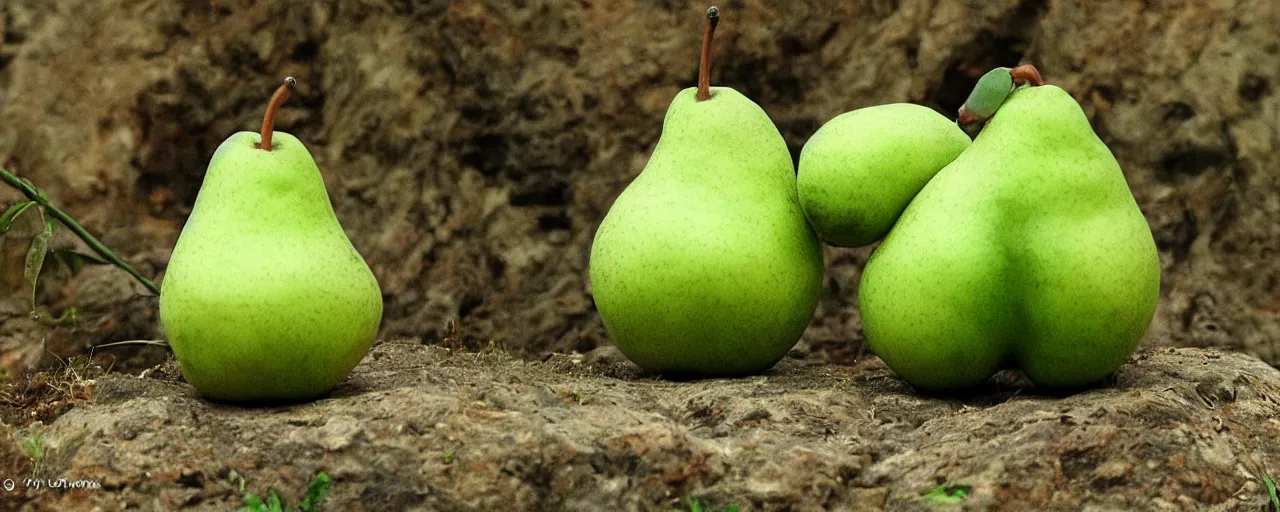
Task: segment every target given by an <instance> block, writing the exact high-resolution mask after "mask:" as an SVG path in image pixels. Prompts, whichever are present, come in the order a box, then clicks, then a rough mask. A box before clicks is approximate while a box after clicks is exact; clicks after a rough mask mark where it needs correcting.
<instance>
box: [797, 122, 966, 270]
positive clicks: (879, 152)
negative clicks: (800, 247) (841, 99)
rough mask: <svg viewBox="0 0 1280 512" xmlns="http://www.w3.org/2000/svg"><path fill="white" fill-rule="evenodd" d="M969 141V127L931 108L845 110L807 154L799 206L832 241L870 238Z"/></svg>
mask: <svg viewBox="0 0 1280 512" xmlns="http://www.w3.org/2000/svg"><path fill="white" fill-rule="evenodd" d="M967 147H969V136H968V135H965V133H964V130H961V129H960V127H959V126H956V124H955V123H953V122H951V121H950V120H948V119H947V118H946V117H943V116H942V114H939V113H937V112H935V111H933V110H932V109H930V108H928V107H922V106H920V105H913V104H910V103H893V104H888V105H877V106H873V107H866V108H861V109H857V110H854V111H852V112H846V113H844V114H841V115H839V116H837V117H836V118H835V119H832V120H831V121H828V122H827V123H826V124H824V125H822V128H819V129H818V131H817V132H816V133H814V134H813V137H810V138H809V141H808V142H807V143H805V145H804V149H803V150H802V151H801V152H800V173H799V176H797V178H796V180H797V185H796V186H797V187H798V189H799V196H800V206H801V207H802V208H803V209H804V213H805V216H806V217H808V219H809V223H810V224H811V225H812V226H813V229H814V230H815V231H817V233H818V236H819V237H820V238H822V239H823V240H824V241H826V242H827V243H829V244H831V245H836V246H841V247H860V246H863V245H867V244H870V243H872V242H875V241H877V240H880V239H881V238H883V237H884V235H885V234H886V233H888V232H889V228H892V227H893V223H894V222H895V221H897V220H898V216H899V215H901V214H902V210H904V209H906V207H907V204H908V203H910V202H911V198H913V197H915V195H916V193H918V192H920V189H921V188H923V187H924V185H925V183H928V182H929V179H931V178H933V175H934V174H937V173H938V171H940V170H942V168H943V167H945V166H946V165H947V164H949V163H951V161H952V160H955V158H956V157H957V156H959V155H960V152H962V151H964V150H965V148H967Z"/></svg>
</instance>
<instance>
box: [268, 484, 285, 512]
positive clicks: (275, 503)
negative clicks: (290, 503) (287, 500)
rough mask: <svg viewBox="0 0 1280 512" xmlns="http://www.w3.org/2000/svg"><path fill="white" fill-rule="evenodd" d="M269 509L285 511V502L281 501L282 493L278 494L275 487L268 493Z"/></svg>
mask: <svg viewBox="0 0 1280 512" xmlns="http://www.w3.org/2000/svg"><path fill="white" fill-rule="evenodd" d="M267 510H268V511H270V512H284V504H283V503H281V502H280V495H279V494H276V490H275V488H274V487H273V488H271V490H270V491H269V492H268V493H267Z"/></svg>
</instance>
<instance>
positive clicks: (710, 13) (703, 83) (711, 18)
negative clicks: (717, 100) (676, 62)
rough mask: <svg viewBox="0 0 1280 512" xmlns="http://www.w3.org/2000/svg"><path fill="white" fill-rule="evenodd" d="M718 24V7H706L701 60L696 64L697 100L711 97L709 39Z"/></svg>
mask: <svg viewBox="0 0 1280 512" xmlns="http://www.w3.org/2000/svg"><path fill="white" fill-rule="evenodd" d="M719 24H720V9H717V8H716V7H715V6H712V7H711V8H710V9H707V23H706V26H705V28H704V29H703V31H702V61H701V62H700V63H699V65H698V101H707V100H708V99H711V39H712V38H714V37H715V35H716V25H719Z"/></svg>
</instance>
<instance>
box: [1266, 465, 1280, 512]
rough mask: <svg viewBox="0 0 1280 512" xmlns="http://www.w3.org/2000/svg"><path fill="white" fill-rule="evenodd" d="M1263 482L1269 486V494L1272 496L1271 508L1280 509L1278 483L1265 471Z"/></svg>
mask: <svg viewBox="0 0 1280 512" xmlns="http://www.w3.org/2000/svg"><path fill="white" fill-rule="evenodd" d="M1262 484H1263V485H1266V486H1267V494H1268V495H1269V496H1270V498H1271V510H1275V511H1280V495H1277V492H1276V483H1275V481H1273V480H1271V475H1268V474H1267V473H1266V472H1263V473H1262Z"/></svg>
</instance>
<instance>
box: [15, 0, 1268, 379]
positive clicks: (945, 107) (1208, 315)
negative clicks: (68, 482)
mask: <svg viewBox="0 0 1280 512" xmlns="http://www.w3.org/2000/svg"><path fill="white" fill-rule="evenodd" d="M708 5H709V4H708V2H707V1H706V0H700V1H698V2H690V1H675V0H643V1H640V0H608V1H604V0H573V1H569V0H522V1H499V0H490V1H486V0H457V1H429V0H423V1H409V0H323V1H306V2H302V1H285V0H279V1H259V0H192V1H186V2H173V1H168V0H163V1H162V0H5V1H4V2H3V3H0V34H2V35H3V36H2V39H0V41H2V42H0V162H3V163H4V165H5V166H6V168H8V169H9V170H10V171H13V172H15V173H17V174H19V175H21V176H23V177H26V178H27V179H29V180H31V181H32V182H33V183H34V184H35V185H36V186H37V187H39V188H40V189H42V190H44V191H46V192H47V193H48V194H49V195H50V197H51V198H52V199H53V200H54V202H55V203H56V204H59V205H61V206H63V207H64V209H66V210H67V211H69V212H70V213H71V214H72V215H73V216H74V217H76V218H77V219H79V220H80V221H81V222H82V224H84V226H85V227H87V228H88V229H89V230H90V231H91V232H93V233H95V234H98V235H99V236H100V238H101V239H102V240H103V241H104V242H105V243H106V244H107V245H108V246H109V247H112V248H113V249H115V250H116V251H117V252H118V253H119V254H121V255H122V256H123V257H124V258H125V259H126V260H128V261H130V262H131V263H133V264H134V265H135V266H136V267H137V268H138V269H139V270H140V271H141V272H142V273H143V274H144V275H148V276H155V277H157V278H162V275H163V273H164V269H165V263H166V261H167V260H168V258H169V254H170V250H171V248H172V247H173V244H174V242H175V241H176V239H177V236H178V233H179V231H180V229H181V227H182V224H183V222H184V220H185V218H186V216H187V215H188V213H189V212H190V208H191V205H192V203H193V201H194V200H195V197H196V193H197V191H198V190H199V186H200V182H201V179H202V177H203V175H204V172H205V167H206V166H207V164H208V161H209V158H210V156H211V155H212V153H213V150H214V149H215V148H216V147H217V145H218V144H219V143H221V141H222V140H223V139H225V138H226V137H228V136H229V135H231V134H232V133H234V132H236V131H240V130H255V131H256V130H257V129H258V127H259V125H260V123H261V118H262V114H263V111H264V109H265V108H266V104H267V100H268V98H269V96H270V94H271V92H272V91H273V89H274V88H275V87H276V86H277V85H279V83H280V81H281V79H282V78H283V77H285V76H294V77H297V79H298V84H299V85H298V89H297V90H296V91H295V93H294V95H293V98H292V99H291V100H290V102H289V103H288V104H287V105H286V106H285V108H284V110H283V111H282V112H281V114H280V116H279V119H278V124H277V130H281V131H286V132H289V133H292V134H294V135H296V136H298V137H299V138H300V139H301V140H302V141H303V142H304V143H305V144H306V145H307V146H308V147H309V148H310V150H311V153H312V155H313V156H314V157H315V159H316V161H317V163H318V165H319V166H320V169H321V171H322V173H323V174H324V177H325V180H326V184H327V186H328V189H329V193H330V196H331V198H332V201H333V203H334V207H335V209H336V211H337V215H338V218H339V220H340V221H341V222H342V224H343V226H344V227H345V228H346V230H347V234H348V235H349V236H350V238H351V239H352V241H353V243H354V244H355V246H356V248H357V249H358V250H359V251H360V253H361V254H363V255H364V256H365V258H366V259H367V260H368V262H369V264H370V265H371V266H372V267H373V269H374V272H375V273H376V275H377V277H378V280H379V282H380V283H381V285H382V289H383V291H384V293H385V302H386V309H385V318H384V320H383V327H382V337H383V338H398V337H410V338H417V339H421V340H422V342H424V343H442V342H445V343H450V344H462V345H465V346H466V347H469V348H473V349H474V348H479V347H484V346H487V345H489V343H490V342H492V343H494V344H496V345H498V346H503V347H506V348H507V349H509V350H511V351H512V352H514V353H518V354H521V355H523V356H526V357H531V358H537V357H539V356H540V355H541V354H545V353H547V352H550V351H579V352H585V351H589V350H592V349H593V348H595V347H597V346H601V345H604V344H607V343H608V341H607V336H606V334H605V332H604V329H603V326H602V324H601V322H600V319H599V317H598V316H597V314H596V312H595V309H594V307H593V305H592V301H591V294H590V286H589V283H588V281H587V259H588V254H589V248H590V243H591V238H592V235H593V233H594V231H595V229H596V227H597V225H598V223H599V221H600V219H601V218H602V217H603V215H604V214H605V212H606V211H607V210H608V208H609V206H610V204H611V202H612V201H613V199H614V198H615V197H616V196H617V194H618V193H619V192H620V191H621V190H622V189H623V188H624V187H625V186H626V185H627V184H628V183H629V182H630V180H631V179H633V178H634V177H635V176H636V175H637V174H639V172H640V171H641V169H642V168H643V167H644V164H645V162H646V159H647V157H648V155H649V152H650V151H651V150H652V148H653V146H654V144H655V143H656V142H657V139H658V136H659V134H660V133H661V128H662V119H663V115H664V113H665V110H666V107H667V105H668V103H669V102H670V100H671V98H672V97H673V96H674V95H675V94H676V92H677V91H679V90H680V89H682V88H684V87H688V86H692V85H694V83H695V80H696V72H697V64H698V49H699V48H698V47H699V41H700V38H701V28H702V20H703V13H704V12H705V10H706V8H707V7H708ZM719 7H720V8H721V23H720V27H719V30H718V32H717V39H716V43H715V50H714V59H715V60H714V65H713V68H712V69H713V71H712V82H713V84H716V85H722V86H728V87H733V88H735V89H737V90H738V91H740V92H742V93H744V94H746V95H747V96H748V97H750V98H751V99H753V100H754V101H756V102H757V103H759V104H760V105H761V106H762V107H763V108H764V110H765V111H767V112H768V114H769V115H770V116H771V117H772V118H773V120H774V122H775V123H776V124H777V126H778V129H779V130H780V131H781V132H782V134H783V136H784V137H785V138H786V140H787V143H788V145H789V146H790V148H791V151H792V154H793V156H797V155H798V154H799V151H800V148H801V147H802V146H803V145H804V143H805V141H806V139H807V138H808V137H809V136H810V135H811V134H812V133H813V132H814V131H815V130H817V129H818V127H819V126H821V125H822V124H823V123H824V122H826V121H827V120H829V119H831V118H833V117H835V116H836V115H839V114H841V113H843V112H845V111H848V110H852V109H855V108H859V107H864V106H870V105H876V104H883V103H892V102H914V103H920V104H923V105H926V106H929V107H932V108H934V109H937V110H938V111H939V112H942V113H944V114H945V115H947V116H948V117H951V118H954V117H955V112H956V110H957V108H958V107H959V106H960V104H961V102H963V100H964V98H965V97H966V96H967V94H968V93H969V90H970V88H971V87H972V86H973V84H974V83H975V82H976V80H977V78H978V77H979V76H981V74H982V73H983V72H985V71H987V70H989V69H990V68H992V67H996V66H1013V65H1016V64H1019V63H1031V64H1034V65H1036V66H1037V67H1038V68H1039V69H1040V71H1041V72H1042V73H1043V75H1044V77H1045V79H1046V80H1047V81H1048V82H1049V83H1052V84H1055V85H1058V86H1060V87H1062V88H1064V89H1066V90H1067V91H1068V92H1070V93H1071V94H1072V95H1074V96H1075V98H1076V99H1077V100H1078V101H1079V102H1080V104H1081V106H1082V107H1083V109H1084V111H1085V112H1086V114H1087V115H1088V116H1089V119H1090V120H1091V122H1092V123H1093V126H1094V129H1095V131H1096V132H1097V133H1098V135H1099V136H1100V137H1101V138H1102V140H1103V141H1104V142H1106V144H1107V145H1108V146H1109V147H1110V148H1111V150H1112V151H1113V152H1114V154H1115V156H1116V158H1117V159H1118V160H1119V162H1120V165H1121V167H1122V168H1123V169H1124V171H1125V175H1126V177H1127V179H1128V181H1129V184H1130V186H1131V187H1132V190H1133V193H1134V195H1135V197H1136V198H1137V200H1138V203H1139V204H1140V205H1141V207H1142V210H1143V213H1144V214H1145V215H1146V217H1147V220H1148V221H1149V223H1150V226H1151V229H1152V231H1153V232H1154V234H1155V238H1156V241H1157V244H1158V245H1159V249H1160V260H1161V264H1162V267H1163V282H1162V289H1161V300H1160V306H1159V309H1158V311H1157V313H1156V318H1155V320H1154V322H1153V324H1152V326H1151V328H1150V330H1149V332H1148V336H1147V341H1146V343H1147V344H1149V345H1150V344H1154V345H1178V346H1214V347H1222V348H1226V349H1231V350H1241V351H1246V352H1249V353H1252V354H1255V355H1257V356H1259V357H1261V358H1263V359H1264V360H1266V361H1268V362H1270V363H1272V364H1280V284H1278V283H1280V261H1278V260H1277V258H1276V253H1277V251H1278V250H1280V224H1277V222H1276V221H1275V219H1276V216H1277V213H1280V152H1278V151H1277V150H1278V149H1280V93H1278V92H1277V88H1278V87H1280V31H1277V27H1280V8H1277V4H1276V1H1275V0H1253V1H1249V0H1215V1H1203V2H1183V1H1178V0H1163V1H1162V0H1146V1H1136V0H1132V1H1130V0H1099V1H1087V2H1086V1H1065V0H1061V1H1059V0H987V1H971V0H970V1H963V0H864V1H835V0H828V1H818V0H807V1H783V0H723V1H720V2H719ZM20 199H22V196H21V195H20V194H18V193H17V192H16V191H13V190H11V189H8V188H2V189H0V207H7V206H9V205H11V204H14V203H16V202H18V201H19V200H20ZM34 219H35V218H34V216H30V215H28V216H27V217H26V218H25V219H23V220H21V221H20V222H18V223H17V225H15V227H14V229H13V230H12V231H10V232H9V233H8V234H7V235H5V237H4V238H3V240H2V241H0V265H3V266H2V267H0V368H2V369H4V370H7V371H8V372H10V373H13V372H21V371H23V370H24V369H27V368H31V367H34V366H37V365H41V364H52V363H53V362H55V361H56V359H54V358H53V355H55V354H56V355H57V356H59V357H66V356H69V355H74V354H80V353H86V352H88V351H89V347H91V346H92V345H95V344H100V343H106V342H112V341H120V340H132V339H156V338H160V337H161V333H160V332H159V327H158V319H157V315H156V309H157V299H156V298H155V297H151V296H148V295H147V294H146V293H145V290H143V289H142V287H141V286H139V285H137V284H136V283H135V282H133V281H132V279H131V278H130V277H129V276H128V275H126V274H125V273H123V272H121V271H119V270H118V269H115V268H113V267H107V266H88V267H84V268H82V269H80V270H79V271H78V272H71V271H70V269H68V268H66V267H65V266H59V265H56V264H50V265H48V266H46V269H45V271H44V274H43V276H42V281H41V284H40V285H39V286H38V289H37V290H36V292H37V295H36V298H37V304H38V306H37V311H38V312H39V314H40V316H39V318H32V317H31V315H30V314H29V313H30V310H31V306H30V294H31V289H30V288H29V286H28V285H27V284H26V282H25V280H24V279H23V258H24V254H25V253H26V251H27V247H28V243H29V242H28V240H29V239H30V238H31V236H33V235H34V234H35V232H36V230H37V228H38V223H37V222H36V221H35V220H34ZM54 246H55V248H59V247H60V248H64V249H67V248H69V249H75V248H76V247H81V246H80V245H79V242H78V241H77V240H75V239H74V238H72V237H71V235H70V234H69V233H67V232H66V230H63V231H62V232H61V233H60V234H59V235H58V236H57V237H56V238H55V241H54ZM81 248H82V247H81ZM869 255H870V248H864V249H858V250H846V249H831V248H829V249H828V250H827V254H826V257H827V268H828V272H827V277H826V281H825V290H824V295H823V300H822V302H821V304H820V306H819V308H818V311H817V314H816V315H815V317H814V319H813V323H812V325H811V326H810V329H809V330H808V332H807V333H806V334H805V337H804V339H803V340H802V341H801V343H800V345H799V346H798V347H797V348H796V350H795V351H794V352H793V354H792V355H793V356H795V357H803V358H815V359H819V360H826V361H830V362H834V363H849V362H852V361H854V360H855V359H856V358H858V357H862V355H863V354H864V353H865V352H864V349H863V340H862V333H861V327H860V322H859V317H858V313H857V310H856V306H857V303H856V296H857V283H858V278H859V276H860V271H861V268H862V265H863V263H864V262H865V261H866V259H867V257H868V256H869ZM96 353H97V354H98V355H99V356H102V357H106V358H107V359H115V358H120V359H119V360H118V361H115V364H116V368H117V369H130V368H135V369H136V368H141V367H144V366H146V365H149V364H154V363H155V362H158V361H160V360H162V359H163V358H164V357H167V352H166V351H164V350H163V349H160V348H138V347H132V348H127V349H109V350H99V351H97V352H96ZM105 353H109V355H104V354H105Z"/></svg>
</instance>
